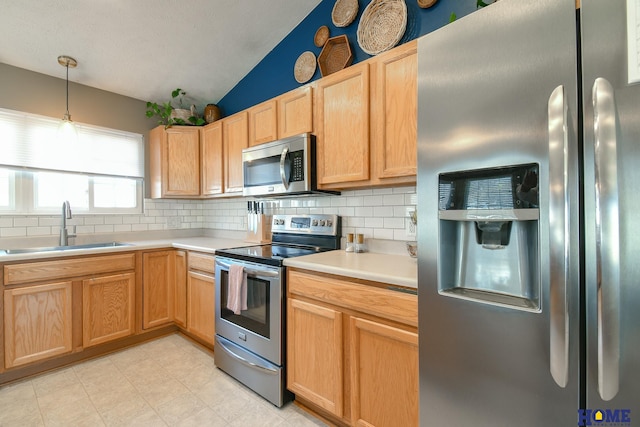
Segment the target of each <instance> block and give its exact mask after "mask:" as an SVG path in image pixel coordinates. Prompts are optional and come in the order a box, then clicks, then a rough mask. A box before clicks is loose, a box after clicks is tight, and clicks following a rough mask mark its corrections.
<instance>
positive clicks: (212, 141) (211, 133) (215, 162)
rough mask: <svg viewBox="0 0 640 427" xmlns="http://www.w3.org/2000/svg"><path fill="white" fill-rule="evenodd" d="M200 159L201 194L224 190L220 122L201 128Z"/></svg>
mask: <svg viewBox="0 0 640 427" xmlns="http://www.w3.org/2000/svg"><path fill="white" fill-rule="evenodd" d="M200 159H201V160H202V164H201V172H202V176H201V177H200V183H201V190H202V195H203V196H213V195H216V194H222V193H223V191H224V185H223V183H224V179H223V177H224V166H223V164H224V160H223V159H224V157H223V149H222V122H221V121H217V122H213V123H211V124H209V125H207V126H205V127H204V128H202V141H201V144H200Z"/></svg>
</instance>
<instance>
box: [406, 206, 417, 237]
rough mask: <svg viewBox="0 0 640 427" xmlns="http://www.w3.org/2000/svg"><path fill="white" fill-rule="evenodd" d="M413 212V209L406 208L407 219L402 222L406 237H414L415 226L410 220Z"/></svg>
mask: <svg viewBox="0 0 640 427" xmlns="http://www.w3.org/2000/svg"><path fill="white" fill-rule="evenodd" d="M415 211H416V210H415V208H407V218H405V220H404V223H405V234H406V235H407V237H416V228H417V224H414V223H413V221H412V220H411V217H412V216H413V214H414V212H415Z"/></svg>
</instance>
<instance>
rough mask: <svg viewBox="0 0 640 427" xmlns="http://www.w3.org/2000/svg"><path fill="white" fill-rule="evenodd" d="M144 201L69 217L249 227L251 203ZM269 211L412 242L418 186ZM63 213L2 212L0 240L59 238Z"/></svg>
mask: <svg viewBox="0 0 640 427" xmlns="http://www.w3.org/2000/svg"><path fill="white" fill-rule="evenodd" d="M248 200H253V199H247V198H240V199H215V200H205V201H203V200H181V201H179V202H178V201H175V200H156V199H154V200H145V208H144V213H143V214H138V215H135V214H127V215H82V214H74V216H73V218H72V219H70V220H67V224H68V225H75V226H76V233H77V234H91V233H120V232H136V231H149V230H151V231H153V230H168V229H199V228H205V229H217V230H233V231H244V230H246V227H247V201H248ZM260 201H261V202H262V203H264V205H265V210H266V212H269V213H280V214H284V213H287V214H318V213H324V214H338V215H340V216H341V217H342V233H343V235H344V234H346V233H350V232H351V233H363V234H364V235H365V238H366V239H383V240H400V241H402V240H412V239H413V238H411V239H407V238H406V235H405V230H404V227H405V220H406V218H407V211H408V209H413V208H415V204H416V203H417V195H416V189H415V187H413V186H409V187H394V188H379V189H362V190H353V191H343V192H342V194H341V195H340V196H317V197H315V196H314V197H304V198H293V199H266V200H260ZM59 231H60V216H59V215H44V216H34V215H15V216H10V215H3V216H1V217H0V238H2V237H22V236H46V235H52V236H57V235H58V234H59Z"/></svg>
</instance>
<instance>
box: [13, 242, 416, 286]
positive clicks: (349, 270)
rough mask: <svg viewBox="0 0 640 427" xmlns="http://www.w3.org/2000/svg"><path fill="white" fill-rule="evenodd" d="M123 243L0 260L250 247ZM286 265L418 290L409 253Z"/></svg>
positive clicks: (322, 256) (316, 258)
mask: <svg viewBox="0 0 640 427" xmlns="http://www.w3.org/2000/svg"><path fill="white" fill-rule="evenodd" d="M120 242H121V243H126V244H127V245H126V246H115V247H114V246H109V247H104V248H90V249H73V250H65V251H49V252H30V253H22V254H12V255H2V256H0V262H9V261H26V260H40V259H42V260H46V259H48V258H58V257H64V256H78V255H100V254H105V255H107V254H112V253H118V252H127V251H132V250H134V251H136V250H145V249H162V248H178V249H186V250H191V251H199V252H208V253H211V254H214V253H215V251H216V249H225V248H234V247H241V246H251V245H255V244H256V243H249V242H246V241H244V240H240V239H233V238H220V237H172V238H166V239H148V240H132V241H127V240H120ZM284 265H285V266H290V267H296V268H302V269H305V270H311V271H317V272H320V273H328V274H335V275H339V276H346V277H352V278H356V279H362V280H370V281H373V282H380V283H386V284H389V285H396V286H402V287H406V288H412V289H417V287H418V279H417V276H418V267H417V264H416V260H415V259H413V258H410V257H408V256H402V255H390V254H383V253H373V252H365V253H359V254H357V253H347V252H345V251H343V250H336V251H329V252H322V253H318V254H312V255H306V256H302V257H296V258H288V259H285V260H284Z"/></svg>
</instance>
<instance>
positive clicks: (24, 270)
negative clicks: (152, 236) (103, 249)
mask: <svg viewBox="0 0 640 427" xmlns="http://www.w3.org/2000/svg"><path fill="white" fill-rule="evenodd" d="M135 265H136V260H135V254H133V253H127V254H122V255H107V256H97V257H90V258H70V259H59V260H56V261H39V262H30V263H24V264H12V265H5V266H4V284H5V285H18V284H22V283H31V282H37V281H39V280H53V279H60V278H70V277H75V276H91V275H94V274H101V273H109V272H112V271H123V270H133V269H134V268H135Z"/></svg>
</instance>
